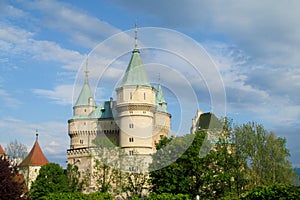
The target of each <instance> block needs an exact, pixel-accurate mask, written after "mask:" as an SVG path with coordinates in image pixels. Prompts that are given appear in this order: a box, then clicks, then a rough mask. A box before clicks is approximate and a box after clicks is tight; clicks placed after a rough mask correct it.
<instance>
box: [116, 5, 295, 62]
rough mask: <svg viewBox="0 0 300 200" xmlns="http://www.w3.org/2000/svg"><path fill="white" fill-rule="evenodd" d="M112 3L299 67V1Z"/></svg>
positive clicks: (263, 58)
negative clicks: (223, 39)
mask: <svg viewBox="0 0 300 200" xmlns="http://www.w3.org/2000/svg"><path fill="white" fill-rule="evenodd" d="M112 2H114V3H115V4H116V5H118V6H121V7H123V8H126V9H127V10H129V11H130V12H132V11H134V13H135V14H136V12H138V14H141V13H143V14H144V13H147V14H148V15H149V16H152V17H153V18H154V19H155V21H159V22H160V23H159V25H161V26H167V27H171V28H176V29H181V30H186V29H188V30H191V32H195V31H196V32H197V34H196V35H198V34H199V35H203V36H208V37H210V36H211V35H217V37H216V38H218V36H221V37H223V38H224V37H225V38H227V39H229V40H231V41H232V42H233V43H235V44H237V45H239V47H240V48H241V49H243V50H245V51H247V52H248V53H249V54H250V55H251V56H253V57H254V58H255V59H257V60H259V61H261V62H263V63H268V64H274V65H294V66H299V63H300V58H299V56H298V52H299V51H300V26H299V25H298V24H299V17H300V14H299V7H300V2H299V1H296V0H292V1H289V2H283V1H281V2H276V3H275V2H274V1H272V0H267V1H263V2H261V1H247V2H236V1H233V0H229V1H197V0H191V1H187V2H186V1H180V0H177V1H173V3H172V6H170V2H168V1H157V0H154V1H138V2H136V1H133V0H128V1H126V2H125V1H120V0H113V1H112Z"/></svg>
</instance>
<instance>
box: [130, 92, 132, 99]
mask: <svg viewBox="0 0 300 200" xmlns="http://www.w3.org/2000/svg"><path fill="white" fill-rule="evenodd" d="M131 99H132V92H130V100H131Z"/></svg>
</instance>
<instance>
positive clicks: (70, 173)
mask: <svg viewBox="0 0 300 200" xmlns="http://www.w3.org/2000/svg"><path fill="white" fill-rule="evenodd" d="M66 173H67V174H66V175H67V180H68V184H69V188H70V190H71V192H76V191H81V189H82V185H83V182H82V181H80V180H79V179H80V172H79V171H78V166H76V165H71V164H68V166H67V171H66Z"/></svg>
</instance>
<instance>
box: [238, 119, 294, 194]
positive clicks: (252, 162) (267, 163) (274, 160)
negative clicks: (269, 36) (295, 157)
mask: <svg viewBox="0 0 300 200" xmlns="http://www.w3.org/2000/svg"><path fill="white" fill-rule="evenodd" d="M233 140H234V144H235V151H236V154H237V157H238V158H239V159H240V160H243V161H245V162H247V163H248V168H247V169H246V171H247V178H248V185H249V189H251V187H252V186H254V187H255V186H259V185H271V184H273V183H278V184H279V183H282V184H294V183H295V179H296V176H295V173H294V171H293V169H292V167H291V163H290V162H289V161H288V160H287V158H288V157H289V155H290V154H289V151H288V149H287V148H286V139H285V138H280V137H276V135H275V134H274V133H273V132H268V131H267V130H265V129H264V127H263V126H262V125H259V124H256V123H253V122H252V123H248V124H244V125H242V126H236V127H235V130H234V134H233Z"/></svg>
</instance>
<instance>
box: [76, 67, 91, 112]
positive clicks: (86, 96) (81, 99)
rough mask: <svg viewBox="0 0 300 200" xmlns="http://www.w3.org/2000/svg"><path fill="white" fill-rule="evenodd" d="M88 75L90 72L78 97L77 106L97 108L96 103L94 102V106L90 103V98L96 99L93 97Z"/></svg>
mask: <svg viewBox="0 0 300 200" xmlns="http://www.w3.org/2000/svg"><path fill="white" fill-rule="evenodd" d="M87 73H88V72H86V76H85V81H84V85H83V87H82V89H81V92H80V94H79V96H78V99H77V101H76V104H75V106H96V104H95V102H94V101H93V102H92V105H91V104H90V103H89V100H90V98H94V97H93V95H92V91H91V88H90V85H89V80H88V75H87Z"/></svg>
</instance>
